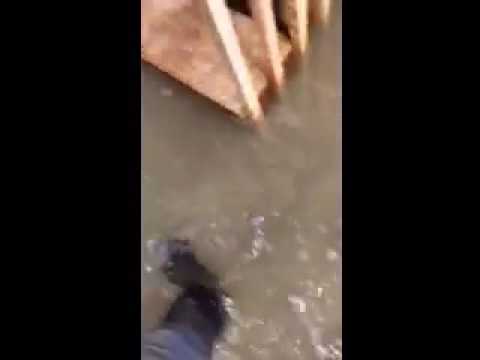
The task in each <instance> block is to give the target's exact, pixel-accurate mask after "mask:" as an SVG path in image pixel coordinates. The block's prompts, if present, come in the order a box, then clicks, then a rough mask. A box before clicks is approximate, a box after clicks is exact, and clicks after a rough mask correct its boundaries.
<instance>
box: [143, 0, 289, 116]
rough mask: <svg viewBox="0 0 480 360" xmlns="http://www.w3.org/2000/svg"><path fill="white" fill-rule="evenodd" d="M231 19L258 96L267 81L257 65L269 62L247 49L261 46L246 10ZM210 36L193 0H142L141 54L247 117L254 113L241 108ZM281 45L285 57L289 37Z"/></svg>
mask: <svg viewBox="0 0 480 360" xmlns="http://www.w3.org/2000/svg"><path fill="white" fill-rule="evenodd" d="M142 1H150V2H152V1H153V0H142ZM168 3H171V4H170V5H167V4H168ZM232 18H233V23H234V26H235V29H236V31H237V33H238V37H239V42H240V44H241V47H242V50H243V51H244V53H245V58H246V64H247V66H248V69H249V74H250V77H251V82H252V83H253V88H254V91H255V93H256V95H257V97H258V96H259V95H260V94H261V93H262V92H263V91H264V90H265V88H266V86H267V79H266V77H265V75H264V73H263V72H262V70H261V69H264V68H266V66H267V65H266V64H265V61H266V58H265V57H264V56H263V55H262V56H258V54H257V56H255V55H256V53H255V52H252V51H245V49H261V48H263V45H262V42H261V38H260V37H259V36H258V35H257V36H256V35H255V34H258V28H257V27H256V26H255V23H254V22H253V20H252V19H251V18H249V17H247V16H245V15H242V14H239V13H234V14H233V17H232ZM252 34H253V36H251V35H252ZM214 35H215V34H212V26H211V24H209V23H208V19H206V18H205V15H204V14H202V10H201V9H200V7H199V6H198V4H192V0H178V1H175V2H174V3H172V2H171V1H165V0H157V3H154V4H153V5H152V4H150V5H146V4H145V5H144V3H143V2H142V58H143V59H144V60H145V61H147V62H149V63H151V64H152V65H154V66H155V67H157V68H158V69H160V70H161V71H164V72H166V73H168V74H170V75H171V76H173V77H174V78H176V79H177V80H179V81H181V82H183V83H184V84H186V85H188V86H189V87H191V88H192V89H193V90H195V91H197V92H199V93H200V94H202V95H204V96H206V97H208V98H210V99H211V100H213V101H215V102H217V103H218V104H220V105H222V106H223V107H225V108H227V109H228V110H230V111H232V112H234V113H235V114H237V115H239V116H240V117H243V118H248V117H250V116H252V114H251V112H250V111H249V110H248V109H247V108H246V107H245V102H244V97H243V96H242V94H241V93H240V92H239V89H238V83H237V80H236V78H235V76H234V74H233V72H232V68H231V64H229V62H228V61H226V59H225V53H224V49H222V48H221V46H219V44H218V40H216V39H215V36H214ZM280 47H281V53H282V54H283V56H284V57H286V56H287V54H288V52H289V51H290V45H289V43H288V41H287V40H286V39H282V40H281V46H280Z"/></svg>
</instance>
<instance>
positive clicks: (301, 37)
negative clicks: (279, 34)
mask: <svg viewBox="0 0 480 360" xmlns="http://www.w3.org/2000/svg"><path fill="white" fill-rule="evenodd" d="M308 9H309V5H308V0H282V8H281V16H282V20H283V21H284V22H285V24H286V25H287V27H288V32H289V35H290V37H291V39H292V45H293V48H294V49H295V51H296V52H297V53H298V54H300V55H303V53H304V52H305V50H306V49H307V44H308Z"/></svg>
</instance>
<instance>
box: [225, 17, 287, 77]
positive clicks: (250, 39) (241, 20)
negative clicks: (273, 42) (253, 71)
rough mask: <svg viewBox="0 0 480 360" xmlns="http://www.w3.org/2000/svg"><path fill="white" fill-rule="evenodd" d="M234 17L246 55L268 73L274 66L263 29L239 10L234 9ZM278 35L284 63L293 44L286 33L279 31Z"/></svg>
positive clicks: (236, 29) (280, 54) (281, 57)
mask: <svg viewBox="0 0 480 360" xmlns="http://www.w3.org/2000/svg"><path fill="white" fill-rule="evenodd" d="M232 19H233V25H234V26H235V31H236V32H237V34H238V38H239V40H240V46H241V48H242V51H243V53H244V54H245V57H246V58H247V59H248V60H249V61H251V62H252V64H254V65H256V66H258V67H259V69H260V70H262V72H263V73H265V74H268V73H269V72H270V71H271V69H272V67H271V64H270V59H269V55H268V52H267V50H266V49H265V42H264V39H263V35H262V32H261V30H260V29H259V28H258V27H257V26H252V20H251V19H250V18H249V17H247V16H245V15H243V14H240V13H238V12H235V11H232ZM277 36H278V47H279V57H280V61H281V64H283V63H284V62H285V61H286V60H287V58H288V56H289V54H290V53H291V51H292V45H291V44H290V42H289V40H288V39H287V38H286V37H285V36H284V35H282V34H280V33H277ZM282 71H283V66H282ZM267 76H268V75H267Z"/></svg>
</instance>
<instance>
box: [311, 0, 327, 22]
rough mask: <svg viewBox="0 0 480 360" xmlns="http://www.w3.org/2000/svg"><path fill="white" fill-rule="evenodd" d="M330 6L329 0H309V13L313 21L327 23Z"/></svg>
mask: <svg viewBox="0 0 480 360" xmlns="http://www.w3.org/2000/svg"><path fill="white" fill-rule="evenodd" d="M331 8H332V1H331V0H310V15H311V18H312V20H313V22H314V23H319V24H321V25H322V26H325V25H328V22H329V20H330V12H331Z"/></svg>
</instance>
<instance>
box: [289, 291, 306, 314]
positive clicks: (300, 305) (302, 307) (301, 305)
mask: <svg viewBox="0 0 480 360" xmlns="http://www.w3.org/2000/svg"><path fill="white" fill-rule="evenodd" d="M288 301H289V302H290V304H292V307H293V310H294V311H295V312H300V313H304V312H306V311H307V304H306V303H305V301H304V300H303V299H302V298H301V297H299V296H294V295H288Z"/></svg>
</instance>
